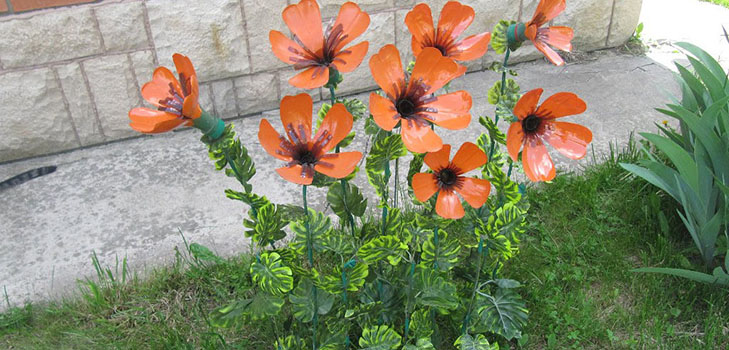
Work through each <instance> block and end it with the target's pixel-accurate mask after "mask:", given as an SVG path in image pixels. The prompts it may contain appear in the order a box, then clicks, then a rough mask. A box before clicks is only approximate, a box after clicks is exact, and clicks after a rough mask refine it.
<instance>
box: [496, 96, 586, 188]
mask: <svg viewBox="0 0 729 350" xmlns="http://www.w3.org/2000/svg"><path fill="white" fill-rule="evenodd" d="M541 95H542V89H535V90H532V91H529V92H527V93H526V94H524V96H522V97H521V99H519V101H518V102H517V103H516V106H515V107H514V115H515V116H516V117H517V118H518V121H516V122H514V123H511V126H510V127H509V131H508V132H507V135H506V147H507V149H508V151H509V155H510V156H511V159H513V160H514V161H517V159H518V158H519V150H520V149H521V147H522V145H523V146H524V152H523V153H522V155H521V158H522V162H523V163H524V173H525V174H526V175H527V177H529V179H531V180H532V181H550V180H552V179H554V176H555V170H554V163H553V162H552V158H551V157H550V156H549V153H547V147H546V146H545V145H544V142H548V143H549V144H550V145H552V147H554V148H555V149H557V151H559V152H560V153H562V154H564V155H565V156H566V157H568V158H571V159H580V158H582V157H584V156H585V154H586V153H587V145H589V144H590V142H592V132H591V131H590V129H588V128H586V127H584V126H582V125H579V124H574V123H568V122H558V121H556V119H557V118H562V117H565V116H569V115H575V114H580V113H582V112H584V111H585V109H587V105H586V104H585V102H584V101H582V100H581V99H580V98H579V97H577V95H575V94H573V93H570V92H559V93H556V94H554V95H552V96H550V97H549V98H547V99H546V100H544V102H543V103H542V105H541V106H538V103H539V98H540V96H541Z"/></svg>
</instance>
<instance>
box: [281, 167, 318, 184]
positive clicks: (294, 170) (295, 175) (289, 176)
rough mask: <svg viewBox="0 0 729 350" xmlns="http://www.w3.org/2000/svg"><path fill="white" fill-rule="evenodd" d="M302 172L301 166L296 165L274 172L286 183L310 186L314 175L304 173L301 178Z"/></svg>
mask: <svg viewBox="0 0 729 350" xmlns="http://www.w3.org/2000/svg"><path fill="white" fill-rule="evenodd" d="M302 170H303V168H302V167H301V165H298V164H297V165H292V166H285V167H283V168H278V169H276V172H277V173H278V174H279V175H281V177H282V178H284V180H286V181H288V182H293V183H295V184H298V185H311V182H312V181H313V180H314V175H313V174H308V173H305V174H304V176H302V173H301V171H302Z"/></svg>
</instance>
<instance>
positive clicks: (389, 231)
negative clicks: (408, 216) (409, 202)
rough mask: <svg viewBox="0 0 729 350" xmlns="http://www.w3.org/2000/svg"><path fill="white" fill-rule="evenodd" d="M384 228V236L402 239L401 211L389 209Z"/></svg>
mask: <svg viewBox="0 0 729 350" xmlns="http://www.w3.org/2000/svg"><path fill="white" fill-rule="evenodd" d="M383 226H384V231H383V232H384V234H386V235H391V236H395V237H400V233H401V231H402V215H401V214H400V209H397V208H389V207H388V211H387V218H386V219H385V223H384V225H383Z"/></svg>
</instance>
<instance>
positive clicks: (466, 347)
mask: <svg viewBox="0 0 729 350" xmlns="http://www.w3.org/2000/svg"><path fill="white" fill-rule="evenodd" d="M453 345H455V346H456V348H457V349H458V350H499V344H498V343H494V344H493V345H491V344H489V341H488V340H487V339H486V337H484V335H483V334H476V336H475V337H472V336H471V335H470V334H468V333H466V334H463V335H461V336H460V337H458V339H456V342H455V343H454V344H453Z"/></svg>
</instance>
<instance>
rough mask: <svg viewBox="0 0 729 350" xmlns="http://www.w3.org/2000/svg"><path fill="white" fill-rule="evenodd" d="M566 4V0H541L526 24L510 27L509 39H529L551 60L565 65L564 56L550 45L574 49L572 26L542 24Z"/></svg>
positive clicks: (555, 15)
mask: <svg viewBox="0 0 729 350" xmlns="http://www.w3.org/2000/svg"><path fill="white" fill-rule="evenodd" d="M566 6H567V5H566V3H565V0H540V1H539V4H538V5H537V10H536V11H535V12H534V16H533V17H532V19H531V21H529V22H527V23H526V24H524V23H518V24H512V25H511V26H510V27H509V29H508V31H507V37H508V39H509V41H515V40H516V41H524V40H526V39H529V40H531V41H532V43H533V44H534V47H536V48H537V50H539V51H541V52H542V53H543V54H544V56H545V57H547V59H548V60H549V61H550V62H552V63H554V64H555V65H557V66H561V65H563V64H564V60H563V59H562V57H560V56H559V54H558V53H557V52H555V51H554V50H553V49H552V48H551V47H549V45H551V46H554V47H556V48H558V49H560V50H562V51H567V52H569V51H572V43H571V41H572V38H573V37H574V32H573V31H572V28H570V27H564V26H552V27H548V28H542V26H543V25H544V24H546V23H547V22H549V21H551V20H552V19H553V18H555V17H557V15H559V14H560V13H562V11H564V9H565V7H566Z"/></svg>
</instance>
